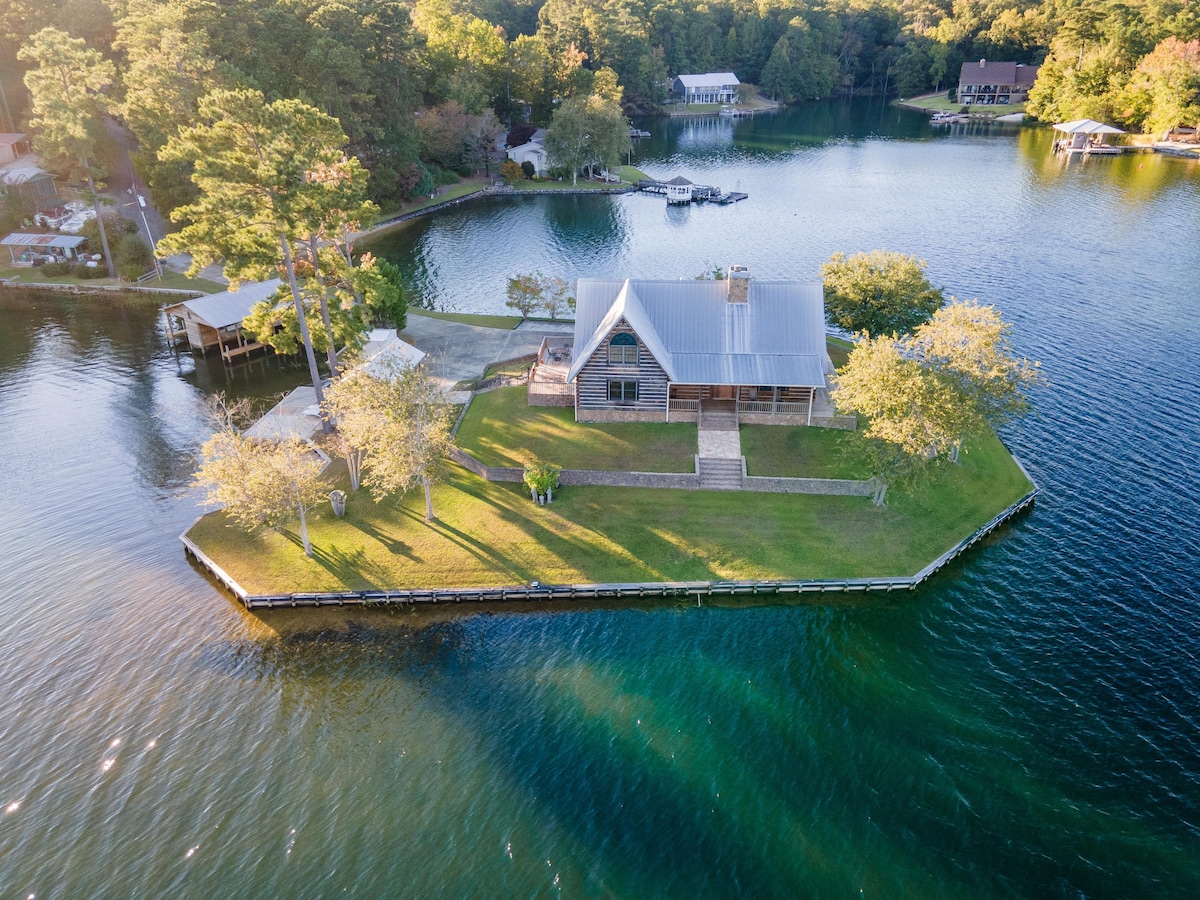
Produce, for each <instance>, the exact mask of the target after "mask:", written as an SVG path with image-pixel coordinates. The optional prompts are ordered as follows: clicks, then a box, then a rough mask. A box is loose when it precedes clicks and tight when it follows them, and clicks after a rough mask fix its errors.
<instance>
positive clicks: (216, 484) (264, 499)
mask: <svg viewBox="0 0 1200 900" xmlns="http://www.w3.org/2000/svg"><path fill="white" fill-rule="evenodd" d="M214 411H215V414H216V418H217V421H218V423H219V424H218V428H217V430H216V432H215V433H214V434H213V436H212V437H210V438H209V439H208V440H207V441H205V443H204V445H203V446H202V447H201V448H200V468H199V469H198V470H197V471H196V474H195V476H194V478H193V483H194V484H195V485H196V486H197V487H199V488H201V489H202V490H203V491H204V498H203V502H204V503H205V504H206V505H209V506H221V507H224V508H225V510H226V512H227V513H228V515H230V516H231V517H232V518H233V519H234V520H235V521H236V522H238V523H239V524H240V525H242V526H243V527H246V528H258V527H260V526H268V527H277V526H280V525H282V524H284V523H287V522H291V521H296V522H297V523H298V524H299V530H300V540H301V542H302V543H303V545H304V555H305V556H312V541H311V540H310V538H309V534H308V513H309V512H310V511H311V510H312V508H313V507H314V506H316V505H317V504H318V503H320V502H321V501H322V500H324V499H325V497H326V496H327V494H326V491H327V489H328V485H327V484H326V483H325V482H324V480H323V479H322V478H321V470H322V469H323V468H324V464H325V463H324V460H322V459H321V458H320V457H319V456H318V455H317V453H316V452H315V451H314V450H313V448H312V446H311V445H310V444H309V443H308V442H306V441H303V440H301V439H299V438H297V437H288V438H282V439H280V440H255V439H253V438H250V437H247V436H246V435H245V434H244V433H243V432H242V430H241V427H240V426H241V424H242V423H243V419H244V414H245V412H246V408H245V406H244V405H239V404H234V405H232V406H229V405H226V404H225V400H224V398H223V397H218V398H217V399H216V400H215V401H214Z"/></svg>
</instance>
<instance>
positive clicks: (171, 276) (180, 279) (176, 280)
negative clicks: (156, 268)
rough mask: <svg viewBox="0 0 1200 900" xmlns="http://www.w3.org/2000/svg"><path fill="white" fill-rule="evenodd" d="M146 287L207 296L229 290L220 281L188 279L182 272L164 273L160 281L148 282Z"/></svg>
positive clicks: (227, 286)
mask: <svg viewBox="0 0 1200 900" xmlns="http://www.w3.org/2000/svg"><path fill="white" fill-rule="evenodd" d="M145 287H164V288H176V289H177V290H188V291H204V293H206V294H219V293H221V292H222V291H227V290H229V285H227V284H221V283H220V282H219V281H209V280H208V279H207V278H188V277H187V276H186V275H184V274H182V273H181V272H168V271H165V270H164V271H163V275H162V279H161V280H159V281H147V282H146V284H145Z"/></svg>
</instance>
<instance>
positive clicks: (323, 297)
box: [308, 234, 338, 377]
mask: <svg viewBox="0 0 1200 900" xmlns="http://www.w3.org/2000/svg"><path fill="white" fill-rule="evenodd" d="M308 252H309V253H311V254H312V265H313V281H314V282H315V284H316V286H317V299H318V300H319V301H320V302H321V321H322V322H324V323H325V338H326V339H327V340H328V341H329V345H328V346H327V347H326V349H325V360H326V362H328V363H329V374H330V375H331V376H334V377H336V376H337V373H338V358H337V349H336V348H335V346H334V342H333V323H332V322H331V321H330V319H329V296H328V294H327V293H326V291H325V285H324V284H322V283H321V268H320V265H319V263H318V261H317V236H316V235H315V234H310V235H309V236H308Z"/></svg>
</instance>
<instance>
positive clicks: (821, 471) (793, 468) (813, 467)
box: [741, 425, 869, 479]
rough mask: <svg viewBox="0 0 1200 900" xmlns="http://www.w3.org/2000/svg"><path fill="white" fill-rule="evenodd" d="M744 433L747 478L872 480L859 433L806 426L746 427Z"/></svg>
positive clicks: (743, 428)
mask: <svg viewBox="0 0 1200 900" xmlns="http://www.w3.org/2000/svg"><path fill="white" fill-rule="evenodd" d="M741 432H742V455H743V456H745V457H746V474H747V475H772V476H784V477H790V478H854V479H864V478H867V477H869V472H868V471H867V469H866V466H865V462H864V459H863V456H862V453H861V451H860V448H861V446H862V438H861V437H860V436H859V434H858V433H857V432H854V431H843V430H841V429H840V428H808V427H806V426H803V425H798V426H795V427H792V426H788V425H743V426H742V428H741Z"/></svg>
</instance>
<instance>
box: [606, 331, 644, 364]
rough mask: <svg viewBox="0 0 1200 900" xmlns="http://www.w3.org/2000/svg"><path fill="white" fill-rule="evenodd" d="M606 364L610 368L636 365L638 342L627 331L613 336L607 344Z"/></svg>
mask: <svg viewBox="0 0 1200 900" xmlns="http://www.w3.org/2000/svg"><path fill="white" fill-rule="evenodd" d="M608 364H609V365H610V366H636V365H637V364H638V342H637V338H635V337H634V336H633V335H632V334H630V333H629V332H628V331H621V332H618V333H617V334H614V335H613V337H612V340H611V341H609V342H608Z"/></svg>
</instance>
